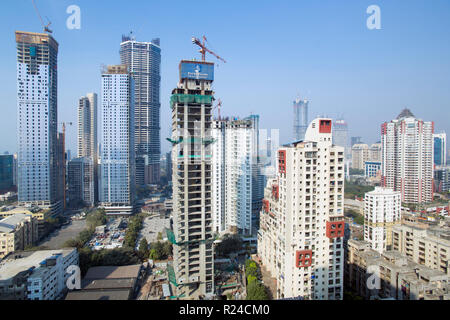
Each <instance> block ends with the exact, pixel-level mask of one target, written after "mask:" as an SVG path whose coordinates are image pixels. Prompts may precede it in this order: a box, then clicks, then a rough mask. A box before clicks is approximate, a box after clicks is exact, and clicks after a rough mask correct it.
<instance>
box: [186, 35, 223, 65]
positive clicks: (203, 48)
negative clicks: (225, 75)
mask: <svg viewBox="0 0 450 320" xmlns="http://www.w3.org/2000/svg"><path fill="white" fill-rule="evenodd" d="M205 42H208V40H207V39H206V37H205V36H203V43H202V42H201V41H200V40H199V39H197V38H195V37H192V43H193V44H195V45H197V46H199V47H200V50H199V52H200V53H201V54H202V61H203V62H205V60H206V53H207V52H208V53H210V54H212V55H213V56H215V57H216V58H217V59H219V60H221V61H223V62H225V63H226V61H225V60H224V59H223V58H222V57H219V56H218V55H217V54H216V53H214V52H212V51H211V50H209V49H208V48H207V47H206V45H205Z"/></svg>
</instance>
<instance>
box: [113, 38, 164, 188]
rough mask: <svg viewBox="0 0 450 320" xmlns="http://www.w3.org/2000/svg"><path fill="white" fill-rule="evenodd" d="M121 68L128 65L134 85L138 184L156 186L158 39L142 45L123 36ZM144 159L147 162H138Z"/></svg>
mask: <svg viewBox="0 0 450 320" xmlns="http://www.w3.org/2000/svg"><path fill="white" fill-rule="evenodd" d="M120 61H121V64H123V65H127V66H128V68H129V72H130V73H131V74H132V76H133V79H134V81H135V85H134V103H135V111H134V113H135V114H134V118H135V125H134V126H135V129H134V132H135V147H136V154H137V156H136V159H137V160H138V163H139V164H138V165H137V167H136V184H137V185H145V184H157V183H159V179H160V156H161V141H160V129H161V128H160V108H161V104H160V99H159V92H160V83H161V75H160V66H161V48H160V40H159V38H156V39H153V40H152V41H151V42H139V41H136V40H135V39H134V38H132V37H127V36H123V37H122V43H121V44H120ZM141 157H143V158H144V160H143V161H142V160H140V161H139V158H141Z"/></svg>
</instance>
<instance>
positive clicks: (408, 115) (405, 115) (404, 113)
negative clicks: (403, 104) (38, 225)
mask: <svg viewBox="0 0 450 320" xmlns="http://www.w3.org/2000/svg"><path fill="white" fill-rule="evenodd" d="M404 118H415V116H414V114H413V113H412V112H411V110H409V109H408V108H405V109H403V110H402V112H400V114H399V115H398V116H397V119H399V120H400V119H404Z"/></svg>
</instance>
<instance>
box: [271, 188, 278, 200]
mask: <svg viewBox="0 0 450 320" xmlns="http://www.w3.org/2000/svg"><path fill="white" fill-rule="evenodd" d="M272 197H274V198H275V199H276V200H278V199H279V198H280V186H279V185H277V184H274V185H273V186H272Z"/></svg>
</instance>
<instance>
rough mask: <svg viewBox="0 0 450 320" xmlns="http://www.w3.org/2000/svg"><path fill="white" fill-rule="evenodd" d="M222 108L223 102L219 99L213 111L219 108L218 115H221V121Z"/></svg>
mask: <svg viewBox="0 0 450 320" xmlns="http://www.w3.org/2000/svg"><path fill="white" fill-rule="evenodd" d="M221 107H222V100H220V99H219V101H218V103H217V104H216V106H215V107H214V109H213V111H214V110H215V109H216V108H217V110H218V114H219V120H220V119H221V118H220V108H221Z"/></svg>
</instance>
